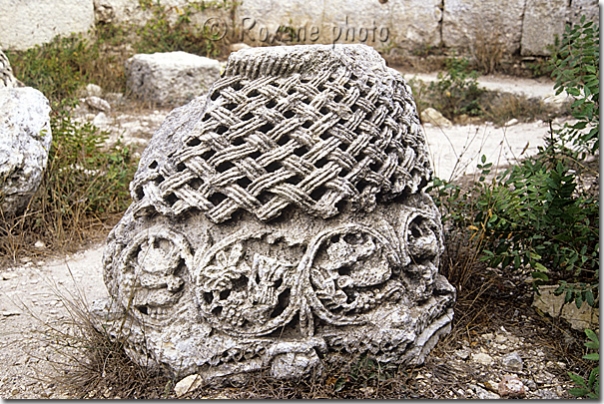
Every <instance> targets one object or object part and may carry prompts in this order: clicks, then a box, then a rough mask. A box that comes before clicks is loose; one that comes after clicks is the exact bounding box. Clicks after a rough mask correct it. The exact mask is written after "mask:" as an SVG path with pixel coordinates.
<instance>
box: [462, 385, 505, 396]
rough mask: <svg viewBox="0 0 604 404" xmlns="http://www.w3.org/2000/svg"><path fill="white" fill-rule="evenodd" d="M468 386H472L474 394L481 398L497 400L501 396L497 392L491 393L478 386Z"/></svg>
mask: <svg viewBox="0 0 604 404" xmlns="http://www.w3.org/2000/svg"><path fill="white" fill-rule="evenodd" d="M470 387H472V388H473V389H474V391H475V392H476V395H477V396H478V398H479V399H481V400H498V399H500V398H501V396H500V395H499V394H495V393H491V392H490V391H487V390H485V389H483V388H482V387H480V386H476V385H474V384H471V385H470Z"/></svg>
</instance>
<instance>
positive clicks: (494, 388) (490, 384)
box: [484, 380, 499, 393]
mask: <svg viewBox="0 0 604 404" xmlns="http://www.w3.org/2000/svg"><path fill="white" fill-rule="evenodd" d="M484 387H486V388H487V389H489V390H491V391H492V392H495V393H497V392H498V390H499V383H497V382H495V381H493V380H488V381H486V382H484Z"/></svg>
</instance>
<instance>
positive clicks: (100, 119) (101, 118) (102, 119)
mask: <svg viewBox="0 0 604 404" xmlns="http://www.w3.org/2000/svg"><path fill="white" fill-rule="evenodd" d="M110 123H111V120H110V119H109V118H108V117H107V114H105V113H104V112H99V113H98V114H96V116H95V117H94V119H93V120H92V124H93V125H94V126H96V127H98V128H102V127H104V126H106V125H108V124H110Z"/></svg>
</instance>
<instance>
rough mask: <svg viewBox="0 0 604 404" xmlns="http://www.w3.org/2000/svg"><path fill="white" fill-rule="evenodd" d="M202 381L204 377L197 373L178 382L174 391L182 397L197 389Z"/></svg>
mask: <svg viewBox="0 0 604 404" xmlns="http://www.w3.org/2000/svg"><path fill="white" fill-rule="evenodd" d="M202 381H203V379H202V377H201V376H200V375H197V374H195V375H189V376H187V377H185V378H184V379H182V380H181V381H179V382H178V383H176V386H174V393H175V394H176V397H181V396H183V395H185V394H187V393H188V392H189V391H193V390H195V389H196V388H198V387H199V386H201V382H202Z"/></svg>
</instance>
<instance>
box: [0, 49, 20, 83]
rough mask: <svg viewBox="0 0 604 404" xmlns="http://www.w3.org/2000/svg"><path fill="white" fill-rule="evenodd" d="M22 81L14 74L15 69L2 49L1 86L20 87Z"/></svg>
mask: <svg viewBox="0 0 604 404" xmlns="http://www.w3.org/2000/svg"><path fill="white" fill-rule="evenodd" d="M20 86H21V83H20V82H19V81H18V80H17V79H16V78H15V76H13V69H12V68H11V67H10V62H9V60H8V58H7V57H6V55H5V54H4V52H2V51H1V50H0V87H8V88H13V87H20Z"/></svg>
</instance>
